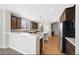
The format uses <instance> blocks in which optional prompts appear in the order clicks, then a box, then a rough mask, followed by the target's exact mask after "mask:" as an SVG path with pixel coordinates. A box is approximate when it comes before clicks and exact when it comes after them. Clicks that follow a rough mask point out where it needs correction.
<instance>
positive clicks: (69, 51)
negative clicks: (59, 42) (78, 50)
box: [66, 40, 75, 55]
mask: <svg viewBox="0 0 79 59" xmlns="http://www.w3.org/2000/svg"><path fill="white" fill-rule="evenodd" d="M66 54H67V55H74V54H75V46H74V45H73V44H71V43H70V42H69V41H68V40H66Z"/></svg>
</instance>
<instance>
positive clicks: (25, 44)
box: [9, 31, 43, 55]
mask: <svg viewBox="0 0 79 59" xmlns="http://www.w3.org/2000/svg"><path fill="white" fill-rule="evenodd" d="M41 38H43V34H40V33H36V34H35V33H29V32H28V33H27V32H22V31H18V32H16V31H15V32H14V31H12V32H11V33H9V47H11V48H13V49H14V50H16V51H18V52H20V53H22V54H33V55H34V54H36V55H37V54H40V39H41Z"/></svg>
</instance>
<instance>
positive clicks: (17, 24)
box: [11, 16, 21, 29]
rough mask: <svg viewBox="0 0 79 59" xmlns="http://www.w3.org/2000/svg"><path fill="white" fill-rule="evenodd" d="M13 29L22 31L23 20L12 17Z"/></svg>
mask: <svg viewBox="0 0 79 59" xmlns="http://www.w3.org/2000/svg"><path fill="white" fill-rule="evenodd" d="M11 29H21V18H19V17H16V16H11Z"/></svg>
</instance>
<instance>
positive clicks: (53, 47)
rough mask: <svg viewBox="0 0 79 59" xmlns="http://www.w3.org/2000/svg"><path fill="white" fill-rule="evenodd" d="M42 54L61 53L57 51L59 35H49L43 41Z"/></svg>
mask: <svg viewBox="0 0 79 59" xmlns="http://www.w3.org/2000/svg"><path fill="white" fill-rule="evenodd" d="M42 54H43V55H63V53H61V52H60V51H59V37H58V36H53V37H49V40H48V41H45V44H44V50H43V53H42Z"/></svg>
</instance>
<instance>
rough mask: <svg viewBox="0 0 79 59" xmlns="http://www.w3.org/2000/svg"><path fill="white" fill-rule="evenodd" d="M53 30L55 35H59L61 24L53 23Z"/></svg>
mask: <svg viewBox="0 0 79 59" xmlns="http://www.w3.org/2000/svg"><path fill="white" fill-rule="evenodd" d="M52 30H53V31H54V35H59V23H58V22H55V23H53V28H52Z"/></svg>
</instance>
